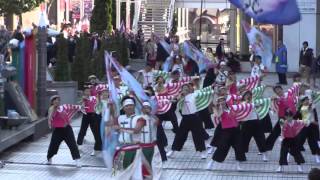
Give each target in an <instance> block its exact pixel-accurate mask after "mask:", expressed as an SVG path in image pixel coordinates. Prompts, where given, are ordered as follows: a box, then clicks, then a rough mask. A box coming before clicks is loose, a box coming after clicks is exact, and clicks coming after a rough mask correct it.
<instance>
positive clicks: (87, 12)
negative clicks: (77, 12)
mask: <svg viewBox="0 0 320 180" xmlns="http://www.w3.org/2000/svg"><path fill="white" fill-rule="evenodd" d="M92 9H93V2H92V0H84V1H83V12H84V16H86V17H88V19H90V18H91V16H92Z"/></svg>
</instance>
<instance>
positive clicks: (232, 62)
mask: <svg viewBox="0 0 320 180" xmlns="http://www.w3.org/2000/svg"><path fill="white" fill-rule="evenodd" d="M227 59H228V62H227V65H228V66H229V67H230V69H231V71H233V72H240V62H239V61H238V60H237V59H236V57H235V56H234V54H233V53H232V52H230V53H228V55H227Z"/></svg>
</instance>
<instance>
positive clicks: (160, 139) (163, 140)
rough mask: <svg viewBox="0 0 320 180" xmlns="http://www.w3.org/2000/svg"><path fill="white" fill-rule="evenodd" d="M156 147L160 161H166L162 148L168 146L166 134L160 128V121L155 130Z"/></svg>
mask: <svg viewBox="0 0 320 180" xmlns="http://www.w3.org/2000/svg"><path fill="white" fill-rule="evenodd" d="M157 145H158V148H159V152H160V155H161V159H162V161H166V160H167V155H166V151H165V150H164V147H166V146H168V139H167V136H166V134H165V133H164V129H163V127H162V121H160V123H159V125H158V128H157Z"/></svg>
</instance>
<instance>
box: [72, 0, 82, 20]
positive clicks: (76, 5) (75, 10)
mask: <svg viewBox="0 0 320 180" xmlns="http://www.w3.org/2000/svg"><path fill="white" fill-rule="evenodd" d="M70 7H71V11H72V19H80V7H81V2H80V0H71V6H70Z"/></svg>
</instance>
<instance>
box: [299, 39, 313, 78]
mask: <svg viewBox="0 0 320 180" xmlns="http://www.w3.org/2000/svg"><path fill="white" fill-rule="evenodd" d="M302 45H303V48H302V49H301V51H300V60H299V65H300V69H299V71H300V74H301V75H302V77H303V78H306V80H307V83H309V84H310V73H311V65H312V61H313V50H312V49H311V48H309V47H308V46H309V43H308V42H307V41H305V42H303V44H302Z"/></svg>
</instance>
